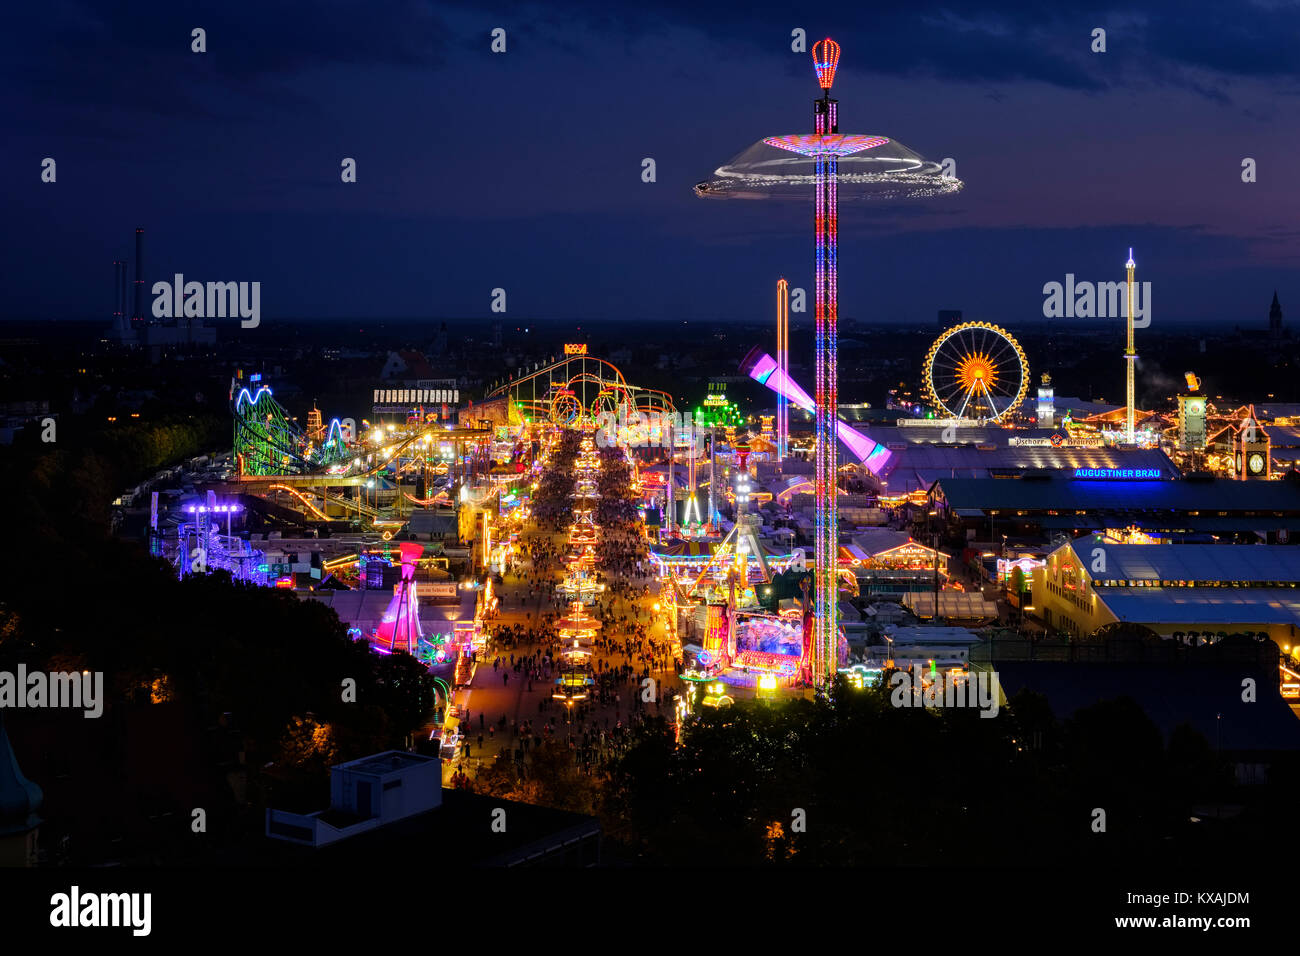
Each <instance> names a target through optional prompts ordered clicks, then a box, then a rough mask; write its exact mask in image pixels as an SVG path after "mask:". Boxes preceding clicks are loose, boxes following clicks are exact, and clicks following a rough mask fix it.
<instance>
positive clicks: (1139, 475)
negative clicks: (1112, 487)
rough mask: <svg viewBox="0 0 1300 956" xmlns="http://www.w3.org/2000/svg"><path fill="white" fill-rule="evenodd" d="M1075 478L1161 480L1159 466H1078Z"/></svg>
mask: <svg viewBox="0 0 1300 956" xmlns="http://www.w3.org/2000/svg"><path fill="white" fill-rule="evenodd" d="M1074 477H1075V478H1102V479H1105V480H1109V481H1159V480H1161V479H1162V478H1164V474H1163V473H1162V472H1161V471H1160V469H1159V468H1076V469H1074Z"/></svg>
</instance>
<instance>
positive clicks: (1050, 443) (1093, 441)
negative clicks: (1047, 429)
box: [1007, 432, 1105, 448]
mask: <svg viewBox="0 0 1300 956" xmlns="http://www.w3.org/2000/svg"><path fill="white" fill-rule="evenodd" d="M1103 444H1105V443H1104V442H1103V440H1102V438H1101V436H1100V435H1094V436H1090V437H1087V438H1066V437H1065V436H1064V435H1061V434H1060V433H1059V432H1058V433H1057V434H1055V435H1052V437H1050V438H1029V437H1020V436H1017V437H1012V438H1008V439H1007V445H1008V446H1009V447H1011V448H1100V447H1101V446H1102V445H1103Z"/></svg>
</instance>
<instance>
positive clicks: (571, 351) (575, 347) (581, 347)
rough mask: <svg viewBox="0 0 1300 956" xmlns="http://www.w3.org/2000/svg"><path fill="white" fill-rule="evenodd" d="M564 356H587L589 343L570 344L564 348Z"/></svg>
mask: <svg viewBox="0 0 1300 956" xmlns="http://www.w3.org/2000/svg"><path fill="white" fill-rule="evenodd" d="M564 354H565V355H586V354H587V343H586V342H578V343H574V342H570V343H568V344H567V345H565V346H564Z"/></svg>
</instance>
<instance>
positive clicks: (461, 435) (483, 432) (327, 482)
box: [230, 427, 492, 488]
mask: <svg viewBox="0 0 1300 956" xmlns="http://www.w3.org/2000/svg"><path fill="white" fill-rule="evenodd" d="M491 436H492V429H490V428H461V427H457V428H453V429H450V430H448V429H445V428H443V429H438V428H429V429H426V430H424V431H421V432H419V433H417V434H415V435H411V436H410V437H408V438H405V439H403V440H402V441H400V442H398V444H396V445H394V446H393V448H392V450H391V454H388V455H385V456H384V457H382V458H380V459H379V460H378V461H376V462H375V463H374V464H373V465H371V466H370V467H368V468H366V469H364V470H363V471H357V472H353V473H351V474H346V475H331V474H327V473H326V472H324V471H314V472H310V473H308V474H302V475H237V476H234V477H232V478H231V479H230V480H231V481H235V482H239V483H240V484H243V485H259V484H267V485H269V484H282V485H294V486H296V487H299V488H304V487H305V488H355V487H357V486H358V485H362V484H365V482H367V481H368V480H370V479H371V478H373V477H375V475H377V474H379V473H380V472H381V471H383V470H384V469H385V468H387V467H388V466H389V465H391V464H392V463H393V462H394V461H396V460H397V459H399V458H401V457H402V456H403V454H404V453H405V452H406V451H407V450H408V449H409V448H410V447H411V446H412V445H413V444H416V443H417V442H423V440H424V439H425V438H429V439H431V440H434V441H446V440H448V439H451V440H453V441H461V440H480V441H481V440H484V439H487V438H490V437H491Z"/></svg>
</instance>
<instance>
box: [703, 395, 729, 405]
mask: <svg viewBox="0 0 1300 956" xmlns="http://www.w3.org/2000/svg"><path fill="white" fill-rule="evenodd" d="M704 404H705V405H707V406H708V407H709V408H717V407H718V406H720V405H726V404H727V396H726V393H724V392H714V393H712V394H711V395H709V396H708V398H706V399H705V400H704Z"/></svg>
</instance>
